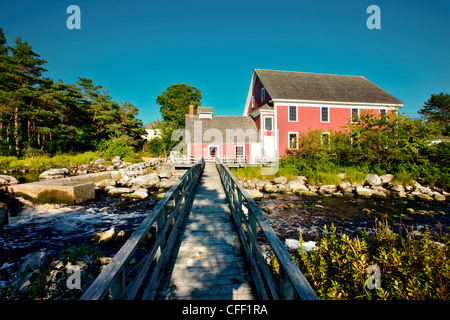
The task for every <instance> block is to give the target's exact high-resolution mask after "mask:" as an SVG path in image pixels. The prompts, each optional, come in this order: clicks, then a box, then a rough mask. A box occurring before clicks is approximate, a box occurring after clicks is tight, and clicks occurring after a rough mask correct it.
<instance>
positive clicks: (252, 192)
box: [246, 189, 263, 200]
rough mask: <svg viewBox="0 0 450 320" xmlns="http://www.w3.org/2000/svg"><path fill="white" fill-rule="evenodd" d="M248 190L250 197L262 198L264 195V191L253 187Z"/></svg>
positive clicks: (254, 198)
mask: <svg viewBox="0 0 450 320" xmlns="http://www.w3.org/2000/svg"><path fill="white" fill-rule="evenodd" d="M246 191H247V193H248V195H249V196H250V197H252V199H253V200H261V198H262V196H263V195H262V193H261V192H259V191H258V190H256V189H251V190H249V189H246Z"/></svg>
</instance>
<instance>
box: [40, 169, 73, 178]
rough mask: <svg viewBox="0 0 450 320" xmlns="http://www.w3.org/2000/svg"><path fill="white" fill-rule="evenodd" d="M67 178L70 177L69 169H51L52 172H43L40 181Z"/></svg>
mask: <svg viewBox="0 0 450 320" xmlns="http://www.w3.org/2000/svg"><path fill="white" fill-rule="evenodd" d="M67 176H69V169H67V168H61V169H50V170H47V171H44V172H42V173H41V174H40V175H39V180H46V179H60V178H65V177H67Z"/></svg>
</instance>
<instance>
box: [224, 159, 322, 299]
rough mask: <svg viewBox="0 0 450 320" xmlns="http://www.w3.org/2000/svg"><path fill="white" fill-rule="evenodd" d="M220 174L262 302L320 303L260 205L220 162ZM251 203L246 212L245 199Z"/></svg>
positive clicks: (248, 203) (248, 204)
mask: <svg viewBox="0 0 450 320" xmlns="http://www.w3.org/2000/svg"><path fill="white" fill-rule="evenodd" d="M216 166H217V170H218V171H219V175H220V177H221V180H222V184H223V187H224V189H225V193H226V195H227V198H228V203H229V205H230V209H231V212H232V215H233V220H234V223H235V225H236V228H237V231H238V235H239V238H240V241H241V244H242V246H243V249H244V252H245V256H246V260H247V263H248V265H249V267H250V274H251V277H252V279H253V283H254V285H255V288H256V291H257V294H258V296H259V298H260V299H263V300H268V299H274V300H278V299H281V300H296V299H301V300H316V299H318V296H317V294H316V293H315V292H314V290H313V288H312V287H311V285H310V284H309V282H308V280H306V278H305V276H304V275H303V274H302V272H301V271H300V269H299V268H298V267H297V265H296V264H295V262H294V260H293V259H292V257H291V256H290V255H289V253H288V251H287V250H286V248H285V247H284V246H283V244H282V243H281V241H280V239H279V238H278V236H277V235H276V233H275V231H274V230H273V229H272V227H271V226H270V224H269V222H268V220H267V219H266V217H265V216H264V214H263V213H262V212H261V210H260V209H259V207H258V205H257V204H256V202H255V201H254V200H253V199H252V198H251V197H250V196H249V194H248V193H247V191H246V190H245V189H244V188H243V187H242V186H241V185H240V184H239V182H238V181H237V179H236V178H235V176H234V175H233V174H232V173H231V172H230V170H229V169H228V168H227V166H225V165H224V164H223V163H222V161H221V160H220V159H216ZM243 198H244V199H245V201H246V202H247V209H248V210H247V211H248V212H246V213H245V212H244V210H243V202H242V199H243ZM257 236H263V237H264V238H265V240H266V242H267V243H268V245H269V247H270V250H271V251H272V254H273V255H274V256H275V258H276V259H277V261H278V264H279V277H278V279H276V280H275V279H274V278H273V276H272V274H271V272H270V270H269V267H268V265H267V262H266V260H265V258H264V253H265V252H264V250H263V249H262V248H261V246H260V245H259V243H258V241H257Z"/></svg>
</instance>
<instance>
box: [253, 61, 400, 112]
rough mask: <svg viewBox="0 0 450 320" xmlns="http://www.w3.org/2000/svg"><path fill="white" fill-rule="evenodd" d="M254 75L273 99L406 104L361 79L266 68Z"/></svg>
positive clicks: (256, 70) (358, 77)
mask: <svg viewBox="0 0 450 320" xmlns="http://www.w3.org/2000/svg"><path fill="white" fill-rule="evenodd" d="M255 72H256V74H257V76H258V77H259V79H260V80H261V82H262V83H263V85H264V87H265V88H266V90H267V91H268V93H269V95H270V97H271V98H272V99H274V100H276V99H288V100H311V101H337V102H356V103H386V104H403V102H401V101H400V100H398V99H397V98H395V97H393V96H392V95H390V94H389V93H387V92H386V91H384V90H383V89H381V88H380V87H378V86H377V85H375V84H374V83H372V82H370V81H369V80H367V79H366V78H364V77H361V76H342V75H334V74H319V73H306V72H291V71H275V70H263V69H255Z"/></svg>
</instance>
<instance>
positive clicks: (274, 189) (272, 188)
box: [263, 183, 278, 193]
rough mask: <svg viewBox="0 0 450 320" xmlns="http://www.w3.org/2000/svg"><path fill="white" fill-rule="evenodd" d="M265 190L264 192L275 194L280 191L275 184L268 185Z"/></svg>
mask: <svg viewBox="0 0 450 320" xmlns="http://www.w3.org/2000/svg"><path fill="white" fill-rule="evenodd" d="M263 190H264V192H267V193H274V192H277V191H278V187H277V186H274V185H273V184H270V183H266V185H265V186H264V188H263Z"/></svg>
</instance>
